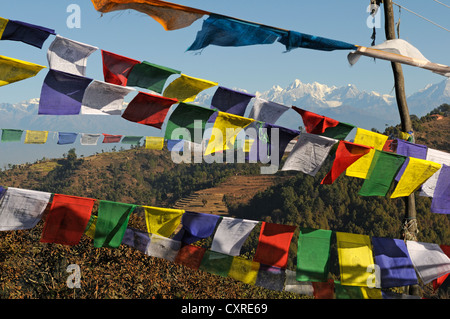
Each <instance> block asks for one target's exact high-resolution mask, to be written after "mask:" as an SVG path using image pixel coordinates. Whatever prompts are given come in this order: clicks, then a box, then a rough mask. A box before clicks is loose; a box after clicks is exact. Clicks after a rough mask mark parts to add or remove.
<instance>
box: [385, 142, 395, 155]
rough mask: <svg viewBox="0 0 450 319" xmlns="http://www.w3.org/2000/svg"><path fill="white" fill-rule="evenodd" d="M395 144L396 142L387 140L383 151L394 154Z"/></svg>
mask: <svg viewBox="0 0 450 319" xmlns="http://www.w3.org/2000/svg"><path fill="white" fill-rule="evenodd" d="M394 147H395V143H394V140H387V141H386V143H384V146H383V149H382V150H383V151H385V152H394Z"/></svg>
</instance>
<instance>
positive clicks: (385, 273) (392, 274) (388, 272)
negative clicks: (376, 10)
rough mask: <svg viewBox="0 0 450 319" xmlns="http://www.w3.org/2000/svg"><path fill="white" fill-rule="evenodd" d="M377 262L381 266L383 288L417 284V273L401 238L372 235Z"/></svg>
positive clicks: (380, 273)
mask: <svg viewBox="0 0 450 319" xmlns="http://www.w3.org/2000/svg"><path fill="white" fill-rule="evenodd" d="M372 245H373V255H374V258H375V263H376V264H377V265H378V266H379V267H380V272H379V275H380V285H381V288H391V287H403V286H409V285H416V284H417V283H418V282H417V275H416V271H415V270H414V265H413V264H412V262H411V258H410V256H409V253H408V249H407V247H406V244H405V242H404V241H403V240H401V239H392V238H384V237H372Z"/></svg>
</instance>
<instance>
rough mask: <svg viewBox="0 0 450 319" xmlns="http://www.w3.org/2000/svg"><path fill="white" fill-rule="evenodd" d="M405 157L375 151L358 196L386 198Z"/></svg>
mask: <svg viewBox="0 0 450 319" xmlns="http://www.w3.org/2000/svg"><path fill="white" fill-rule="evenodd" d="M405 160H406V157H405V156H403V155H398V154H395V153H391V152H384V151H379V150H375V154H374V156H373V159H372V163H371V164H370V168H369V171H368V173H367V176H366V179H365V180H364V183H363V184H362V186H361V189H360V190H359V192H358V194H359V195H361V196H386V194H387V192H388V191H389V189H390V188H391V185H392V182H393V181H394V178H395V176H396V175H397V173H398V171H399V170H400V168H401V167H402V165H403V163H404V162H405Z"/></svg>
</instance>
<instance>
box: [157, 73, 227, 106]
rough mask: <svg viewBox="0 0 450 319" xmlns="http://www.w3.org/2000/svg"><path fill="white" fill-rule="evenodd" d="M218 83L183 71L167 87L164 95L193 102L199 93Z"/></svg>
mask: <svg viewBox="0 0 450 319" xmlns="http://www.w3.org/2000/svg"><path fill="white" fill-rule="evenodd" d="M217 84H218V83H216V82H212V81H208V80H203V79H199V78H194V77H192V76H189V75H186V74H183V73H181V75H180V77H178V78H176V79H175V80H174V81H172V82H171V83H170V84H169V85H168V86H167V87H166V88H165V90H164V92H163V96H165V97H168V98H173V99H177V100H178V101H180V102H185V103H187V102H192V101H194V100H195V98H196V97H197V94H198V93H200V92H201V91H204V90H206V89H209V88H211V87H214V86H216V85H217Z"/></svg>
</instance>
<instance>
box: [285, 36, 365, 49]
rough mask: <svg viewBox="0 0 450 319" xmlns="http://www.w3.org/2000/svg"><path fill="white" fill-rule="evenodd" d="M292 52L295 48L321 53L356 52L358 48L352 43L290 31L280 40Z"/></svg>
mask: <svg viewBox="0 0 450 319" xmlns="http://www.w3.org/2000/svg"><path fill="white" fill-rule="evenodd" d="M278 42H280V43H281V44H284V45H285V46H286V50H287V51H290V50H292V49H295V48H305V49H313V50H321V51H333V50H356V48H357V46H356V45H354V44H351V43H347V42H343V41H338V40H333V39H328V38H323V37H319V36H315V35H310V34H306V33H300V32H296V31H288V32H287V33H284V34H283V36H282V37H281V38H280V39H279V40H278Z"/></svg>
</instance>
